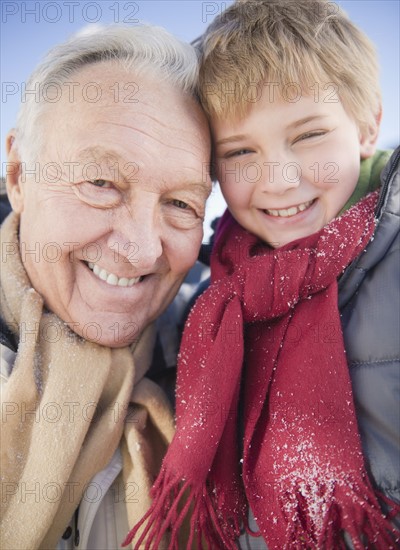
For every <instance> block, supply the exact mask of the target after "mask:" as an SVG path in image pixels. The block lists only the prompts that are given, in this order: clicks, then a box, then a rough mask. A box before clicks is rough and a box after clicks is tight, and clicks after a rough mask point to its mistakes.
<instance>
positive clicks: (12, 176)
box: [6, 129, 24, 214]
mask: <svg viewBox="0 0 400 550" xmlns="http://www.w3.org/2000/svg"><path fill="white" fill-rule="evenodd" d="M6 151H7V168H6V171H7V173H6V187H7V195H8V199H9V201H10V203H11V206H12V209H13V210H14V212H17V213H18V214H20V213H21V212H22V211H23V209H24V189H23V186H22V184H21V159H20V158H19V153H18V149H17V147H16V143H15V130H14V129H12V130H10V132H9V133H8V134H7V138H6Z"/></svg>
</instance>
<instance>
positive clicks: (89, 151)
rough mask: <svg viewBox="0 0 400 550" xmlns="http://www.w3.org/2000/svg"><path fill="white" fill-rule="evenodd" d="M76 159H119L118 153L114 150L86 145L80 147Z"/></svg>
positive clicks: (114, 160)
mask: <svg viewBox="0 0 400 550" xmlns="http://www.w3.org/2000/svg"><path fill="white" fill-rule="evenodd" d="M77 160H78V161H79V160H81V161H88V160H91V161H100V162H101V161H103V162H110V161H111V162H116V161H117V160H121V157H120V155H118V153H116V152H115V151H112V150H108V149H103V147H97V146H94V147H86V149H82V151H80V152H79V153H78V155H77Z"/></svg>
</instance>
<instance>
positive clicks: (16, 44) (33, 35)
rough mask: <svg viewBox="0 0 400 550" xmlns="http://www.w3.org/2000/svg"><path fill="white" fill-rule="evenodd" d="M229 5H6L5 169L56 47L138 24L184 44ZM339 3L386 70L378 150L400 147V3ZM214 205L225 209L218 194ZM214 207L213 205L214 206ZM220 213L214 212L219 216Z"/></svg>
mask: <svg viewBox="0 0 400 550" xmlns="http://www.w3.org/2000/svg"><path fill="white" fill-rule="evenodd" d="M230 3H231V2H230V1H229V0H227V1H222V0H210V1H205V0H136V1H135V2H130V1H125V0H121V1H115V0H114V1H101V0H97V1H90V0H87V1H86V0H81V1H80V2H78V1H76V0H75V1H72V0H57V1H51V0H49V1H47V0H42V1H37V0H36V1H29V0H27V1H12V0H11V1H7V0H2V2H1V12H2V13H1V65H0V71H1V81H2V100H1V142H2V145H1V165H2V173H4V172H5V170H4V162H5V161H6V159H5V154H4V142H5V136H6V134H7V131H8V130H9V128H11V127H12V126H13V125H14V124H15V120H16V114H17V111H18V106H19V102H20V98H21V86H22V83H23V82H24V81H25V80H26V79H27V78H28V76H29V74H30V73H31V71H32V70H33V68H34V67H35V65H36V64H37V63H38V62H39V61H40V59H41V58H42V56H43V55H44V54H45V53H46V52H47V50H48V49H50V48H51V47H52V46H53V45H55V44H57V43H58V42H61V41H63V40H64V39H66V38H67V37H68V36H69V35H70V34H72V33H74V32H76V31H77V30H79V29H81V28H82V27H84V26H86V25H93V24H96V23H97V24H107V23H128V24H135V23H138V22H145V23H151V24H156V25H161V26H163V27H165V28H166V29H168V30H169V31H170V32H172V33H173V34H175V35H176V36H178V37H179V38H181V39H182V40H187V41H191V40H193V39H194V38H195V37H196V36H198V35H199V34H201V33H202V32H203V30H204V29H205V28H206V26H207V25H208V24H209V23H210V21H211V20H212V18H213V17H214V16H215V15H216V14H217V13H220V12H221V10H223V9H224V8H225V7H226V6H228V5H229V4H230ZM337 3H339V4H340V5H341V6H342V7H343V8H344V9H345V10H346V11H347V13H348V14H349V16H350V17H351V19H352V20H353V21H354V22H355V23H356V24H358V25H359V26H360V27H361V28H362V29H363V30H364V32H366V34H367V35H368V36H369V37H370V38H371V39H372V41H373V42H374V44H375V45H376V47H377V51H378V56H379V60H380V65H381V85H382V90H383V120H382V125H381V133H380V139H379V143H378V145H379V146H380V147H382V148H383V147H393V146H396V145H397V144H398V143H399V141H400V140H399V134H400V130H399V120H400V114H399V103H400V102H399V66H400V62H399V51H400V44H399V0H342V1H339V2H337ZM214 199H215V200H213V201H210V203H213V204H215V205H217V204H219V200H218V197H217V196H215V195H214ZM210 203H209V204H210ZM213 210H214V208H211V210H210V211H209V216H211V217H212V216H213Z"/></svg>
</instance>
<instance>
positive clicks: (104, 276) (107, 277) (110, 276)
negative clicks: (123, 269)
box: [87, 262, 141, 287]
mask: <svg viewBox="0 0 400 550" xmlns="http://www.w3.org/2000/svg"><path fill="white" fill-rule="evenodd" d="M87 265H88V267H89V269H91V270H92V271H93V273H94V274H95V275H96V276H97V277H99V279H101V280H102V281H105V282H106V283H107V284H109V285H112V286H124V287H126V286H133V285H135V284H136V283H138V282H139V281H140V279H141V277H132V278H131V279H127V278H126V277H121V278H119V277H118V276H117V275H115V274H114V273H108V271H106V270H105V269H104V268H102V267H99V266H98V265H97V264H93V263H91V262H88V264H87Z"/></svg>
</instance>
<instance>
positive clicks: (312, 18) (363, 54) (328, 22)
mask: <svg viewBox="0 0 400 550" xmlns="http://www.w3.org/2000/svg"><path fill="white" fill-rule="evenodd" d="M196 45H197V46H198V47H199V49H200V52H201V67H200V96H201V101H202V103H203V106H204V108H205V110H206V112H207V113H208V115H209V116H211V117H213V116H217V117H221V116H223V117H228V118H232V117H238V116H243V115H244V114H245V113H246V111H247V110H248V108H249V107H250V106H251V105H252V104H253V103H255V102H256V101H257V99H258V98H259V97H260V95H259V94H260V92H261V89H265V86H266V85H268V86H269V95H270V97H271V94H273V93H277V91H279V92H280V93H281V95H283V97H284V98H285V97H286V98H287V99H288V101H296V98H298V99H299V97H298V90H301V92H302V93H303V94H305V95H314V97H317V94H321V93H322V92H323V91H324V89H325V90H326V92H328V93H331V95H332V96H333V95H334V93H333V92H334V91H335V90H336V91H337V93H338V95H339V98H340V100H341V102H342V103H343V106H344V108H345V109H346V110H347V112H348V114H349V115H350V116H352V118H353V119H354V120H355V121H356V123H357V124H358V127H359V128H360V131H361V132H362V133H363V132H364V131H366V130H367V128H368V127H370V126H372V127H373V126H375V120H376V118H377V117H378V115H379V113H380V105H381V94H380V88H379V76H378V62H377V58H376V53H375V49H374V47H373V45H372V43H371V42H370V40H369V39H368V38H367V37H366V36H365V35H364V34H363V33H362V32H361V31H360V30H359V29H358V28H357V27H356V26H355V25H354V24H353V23H352V22H351V21H350V20H349V19H348V17H347V15H346V14H345V13H344V12H343V11H342V10H341V9H340V8H339V6H337V5H336V4H335V3H334V2H328V1H327V0H237V1H236V2H235V4H233V5H232V6H230V7H229V8H228V9H227V10H225V11H224V12H223V13H221V14H220V15H219V16H218V17H216V18H215V20H214V21H213V22H212V23H211V25H210V26H209V27H208V29H207V30H206V32H205V33H204V35H203V36H202V37H201V38H200V39H199V41H198V43H197V44H196ZM271 84H272V85H273V86H272V87H271ZM274 86H276V87H274ZM296 90H297V95H296ZM326 92H325V93H326ZM285 94H286V96H285Z"/></svg>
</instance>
